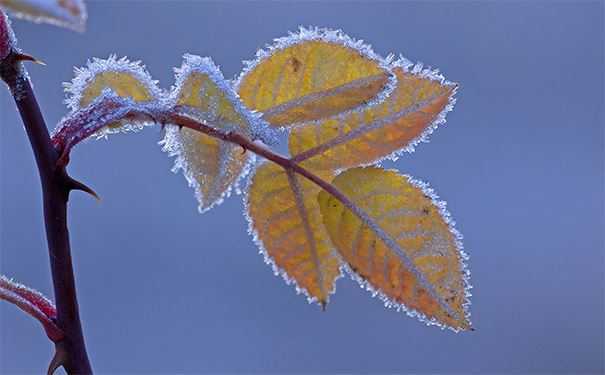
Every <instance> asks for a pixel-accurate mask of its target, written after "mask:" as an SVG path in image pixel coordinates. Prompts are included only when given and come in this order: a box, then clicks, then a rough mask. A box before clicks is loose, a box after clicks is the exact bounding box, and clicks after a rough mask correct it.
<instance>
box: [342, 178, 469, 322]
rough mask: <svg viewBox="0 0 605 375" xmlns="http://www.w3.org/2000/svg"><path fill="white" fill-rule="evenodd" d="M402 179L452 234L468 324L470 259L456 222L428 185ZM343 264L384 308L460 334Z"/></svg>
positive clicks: (411, 179)
mask: <svg viewBox="0 0 605 375" xmlns="http://www.w3.org/2000/svg"><path fill="white" fill-rule="evenodd" d="M394 171H396V172H397V173H399V172H398V171H397V170H394ZM403 177H405V178H406V179H407V180H408V182H409V183H410V184H412V185H413V186H415V187H417V188H418V189H420V190H422V192H423V193H424V194H425V195H426V196H428V197H429V198H431V201H432V203H433V205H434V206H435V207H437V208H438V209H439V214H440V215H441V217H442V218H443V220H444V221H445V222H446V224H447V225H448V228H449V231H450V233H452V236H453V237H454V239H455V246H456V249H457V250H458V255H459V258H458V261H459V266H460V270H459V271H460V272H461V273H462V279H463V283H464V302H463V304H462V307H463V310H464V318H465V319H466V320H467V321H468V322H469V323H470V322H471V320H470V318H471V313H470V306H471V301H470V297H471V296H472V293H471V289H472V288H473V286H472V285H471V281H470V277H471V273H470V271H469V269H468V266H467V262H468V261H469V259H470V257H469V255H468V254H467V253H466V252H465V251H464V246H463V244H462V239H463V237H462V234H461V233H460V232H459V231H458V230H457V229H456V228H455V224H456V222H455V221H454V219H453V218H452V216H451V214H450V213H449V211H448V210H447V207H446V206H447V203H446V202H445V201H443V200H440V199H439V196H438V195H437V194H436V193H435V191H434V190H433V189H432V188H431V187H430V186H429V184H428V183H426V182H423V181H420V180H417V179H414V178H413V177H411V176H409V175H407V174H404V175H403ZM343 264H344V266H343V267H344V269H345V270H346V271H347V273H348V274H349V275H350V276H351V278H352V279H353V280H355V281H357V282H358V283H359V286H360V287H361V288H362V289H365V290H367V291H369V292H370V293H371V294H372V297H376V296H377V297H378V298H379V299H380V300H381V301H382V302H383V303H384V306H385V307H387V308H394V309H396V310H397V311H403V312H405V313H406V314H407V315H408V316H410V317H415V318H417V319H418V320H420V321H421V322H423V323H426V324H427V325H429V326H431V325H435V326H438V327H439V328H441V329H446V328H447V329H450V330H452V331H454V332H460V329H458V328H455V327H450V326H448V325H445V324H443V323H441V322H439V321H438V320H437V319H435V318H431V319H429V318H428V317H427V316H426V315H425V314H423V313H422V312H419V311H417V310H414V309H411V308H409V307H407V306H406V305H405V304H402V303H398V302H396V301H394V300H393V299H391V298H389V297H388V296H387V295H386V294H385V293H384V292H383V291H382V290H380V289H379V288H374V287H373V286H372V285H371V284H370V283H369V282H368V281H367V280H365V279H363V278H362V277H360V276H359V275H358V274H357V273H356V272H355V271H353V270H352V269H351V267H349V265H348V264H347V263H346V262H343Z"/></svg>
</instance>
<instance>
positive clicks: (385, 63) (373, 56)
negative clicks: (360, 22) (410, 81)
mask: <svg viewBox="0 0 605 375" xmlns="http://www.w3.org/2000/svg"><path fill="white" fill-rule="evenodd" d="M311 40H317V41H323V42H326V43H333V44H338V45H341V46H344V47H347V48H350V49H353V50H355V51H357V52H358V53H359V54H360V55H361V56H364V57H366V58H368V59H370V60H373V61H376V62H377V63H378V65H379V66H380V67H381V68H382V69H383V70H384V71H385V72H387V73H389V80H388V82H387V84H386V85H385V88H384V89H383V90H382V92H380V93H378V94H377V95H376V96H375V97H374V98H373V99H372V100H370V101H368V102H367V103H365V104H363V105H361V106H359V107H356V108H353V109H351V110H348V111H344V112H342V113H339V114H337V115H334V116H332V117H337V116H343V115H346V114H348V113H354V112H359V111H362V110H364V109H366V108H369V107H372V106H374V105H376V104H379V103H381V102H382V101H384V100H385V99H386V98H388V97H389V95H390V94H391V93H392V92H393V90H394V88H395V86H396V84H397V77H395V75H394V74H393V71H392V68H391V64H392V60H393V58H394V57H393V55H388V56H387V57H386V58H383V57H382V56H380V55H378V54H377V53H376V52H374V50H373V49H372V47H371V46H370V45H369V44H365V43H364V41H363V40H355V39H353V38H351V37H350V36H348V35H347V34H345V33H344V32H342V30H333V29H327V28H319V27H308V28H305V27H302V26H300V27H299V29H298V32H296V33H294V32H290V33H289V34H288V36H285V37H281V38H276V39H274V40H273V44H270V45H269V44H267V45H266V46H265V48H264V49H260V50H258V51H257V52H256V57H255V59H253V60H245V61H243V63H244V68H243V69H242V71H241V73H240V74H239V76H238V77H237V78H236V79H234V80H233V87H235V90H236V91H238V90H239V86H240V84H241V82H242V80H243V79H244V78H245V77H246V75H248V74H249V73H250V72H251V71H252V70H254V69H255V68H256V67H257V66H258V65H259V64H261V63H262V62H264V61H265V60H267V59H268V58H270V57H271V56H272V55H273V54H275V53H276V52H279V51H281V50H284V49H286V48H288V47H291V46H294V45H296V44H300V43H304V42H307V41H311ZM332 117H331V118H332ZM324 120H326V119H321V120H315V121H310V122H307V124H308V123H319V122H320V121H324ZM298 125H302V124H292V125H288V127H292V126H298Z"/></svg>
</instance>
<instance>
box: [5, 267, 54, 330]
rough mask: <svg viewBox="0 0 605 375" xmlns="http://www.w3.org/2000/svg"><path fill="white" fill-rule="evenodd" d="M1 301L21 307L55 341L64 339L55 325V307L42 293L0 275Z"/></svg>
mask: <svg viewBox="0 0 605 375" xmlns="http://www.w3.org/2000/svg"><path fill="white" fill-rule="evenodd" d="M0 299H2V300H5V301H7V302H10V303H12V304H14V305H15V306H17V307H19V308H20V309H21V310H23V311H25V312H26V313H28V314H29V315H31V316H32V317H34V318H36V319H37V320H38V321H39V322H40V323H42V326H43V327H44V330H45V331H46V334H47V335H48V337H49V338H50V339H51V340H53V341H58V340H61V339H62V338H63V332H62V331H61V330H60V329H59V328H58V327H57V325H56V324H55V319H56V317H57V310H56V309H55V305H54V304H53V303H52V302H51V301H50V300H49V299H47V298H46V297H44V296H43V295H42V294H41V293H40V292H38V291H36V290H33V289H31V288H28V287H26V286H25V285H22V284H19V283H17V282H15V281H13V280H11V279H8V278H7V277H6V276H4V275H0Z"/></svg>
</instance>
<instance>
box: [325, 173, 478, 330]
mask: <svg viewBox="0 0 605 375" xmlns="http://www.w3.org/2000/svg"><path fill="white" fill-rule="evenodd" d="M333 185H334V186H335V187H336V188H337V189H339V190H340V191H341V192H342V193H343V194H344V195H345V196H346V197H347V198H348V199H349V202H348V205H344V204H343V203H341V201H339V200H337V199H336V198H334V197H333V196H332V195H330V194H329V193H327V192H325V191H322V192H320V194H319V198H318V199H319V205H320V207H321V213H322V216H323V222H324V224H325V226H326V228H327V231H328V233H329V234H330V238H331V239H332V243H333V244H334V246H335V247H336V248H337V249H338V251H339V252H340V254H341V255H342V257H343V259H344V260H345V261H346V262H347V263H348V265H349V267H350V269H351V270H352V272H353V273H354V274H355V275H357V279H358V281H360V282H361V283H362V285H365V286H367V287H368V288H371V289H372V290H374V291H376V292H377V293H380V295H381V297H382V298H383V299H384V300H385V303H386V304H389V305H395V306H397V307H398V308H403V309H405V310H406V311H408V313H410V314H411V315H416V316H419V317H420V318H421V320H425V321H427V322H428V323H430V324H438V325H441V326H442V327H445V326H447V327H449V328H451V329H453V330H455V331H459V330H467V329H470V327H471V325H470V321H469V320H468V311H467V305H468V301H467V297H468V296H469V295H470V293H468V291H467V290H468V288H469V286H468V284H467V280H468V273H467V271H466V268H465V266H464V260H465V259H466V255H465V254H464V253H463V252H462V250H461V243H460V241H459V234H458V232H456V231H455V229H453V227H452V223H451V220H450V219H449V214H447V212H446V211H445V206H444V203H440V202H437V201H436V200H435V198H436V197H435V196H434V195H433V194H432V191H430V190H429V189H428V188H427V187H426V186H425V185H423V184H421V183H419V182H417V181H414V180H413V179H411V178H410V177H408V176H402V175H400V174H398V173H397V172H396V171H387V170H384V169H380V168H375V167H368V168H354V169H350V170H348V171H345V172H343V173H342V174H340V175H338V176H337V177H336V178H335V179H334V181H333Z"/></svg>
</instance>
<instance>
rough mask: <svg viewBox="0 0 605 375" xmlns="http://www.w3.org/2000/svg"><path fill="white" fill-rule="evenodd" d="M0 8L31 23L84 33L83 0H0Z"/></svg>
mask: <svg viewBox="0 0 605 375" xmlns="http://www.w3.org/2000/svg"><path fill="white" fill-rule="evenodd" d="M0 7H3V8H6V9H8V10H10V11H11V12H12V13H13V14H14V15H15V16H17V17H19V18H24V19H27V20H30V21H33V22H46V23H50V24H53V25H57V26H63V27H67V28H70V29H73V30H76V31H84V26H85V24H86V7H85V6H84V1H83V0H0Z"/></svg>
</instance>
